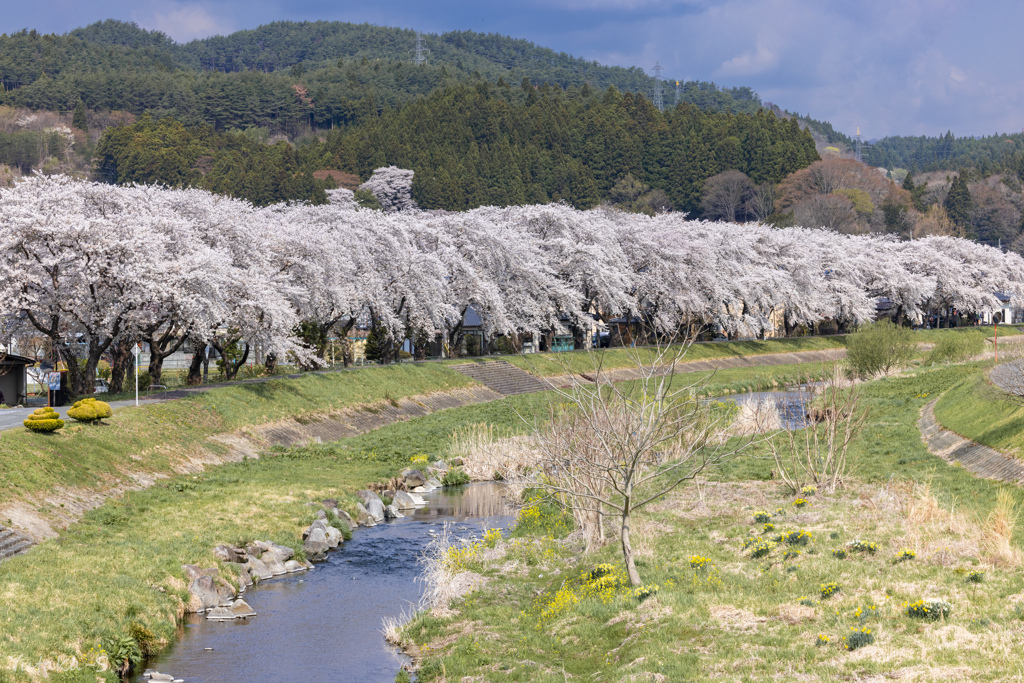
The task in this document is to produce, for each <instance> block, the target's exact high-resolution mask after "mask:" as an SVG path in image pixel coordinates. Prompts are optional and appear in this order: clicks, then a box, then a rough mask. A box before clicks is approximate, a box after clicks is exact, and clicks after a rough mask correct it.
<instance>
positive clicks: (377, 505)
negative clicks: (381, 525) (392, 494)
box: [366, 498, 384, 522]
mask: <svg viewBox="0 0 1024 683" xmlns="http://www.w3.org/2000/svg"><path fill="white" fill-rule="evenodd" d="M366 511H367V512H369V513H370V516H371V517H373V519H374V520H375V521H377V522H383V521H384V501H382V500H381V499H380V498H378V499H377V500H371V501H370V504H369V505H367V506H366Z"/></svg>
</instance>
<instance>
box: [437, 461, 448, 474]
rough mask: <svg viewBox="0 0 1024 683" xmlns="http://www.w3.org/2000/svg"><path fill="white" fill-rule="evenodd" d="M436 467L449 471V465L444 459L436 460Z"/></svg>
mask: <svg viewBox="0 0 1024 683" xmlns="http://www.w3.org/2000/svg"><path fill="white" fill-rule="evenodd" d="M434 467H436V468H437V469H439V470H441V471H442V472H447V471H448V465H446V464H445V462H444V460H435V461H434Z"/></svg>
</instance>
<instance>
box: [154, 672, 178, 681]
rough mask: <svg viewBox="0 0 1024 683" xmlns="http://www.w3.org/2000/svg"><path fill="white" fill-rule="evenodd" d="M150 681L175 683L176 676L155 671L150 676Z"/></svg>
mask: <svg viewBox="0 0 1024 683" xmlns="http://www.w3.org/2000/svg"><path fill="white" fill-rule="evenodd" d="M149 680H151V681H173V680H174V676H171V675H170V674H162V673H160V672H159V671H154V672H153V673H151V674H150V675H149Z"/></svg>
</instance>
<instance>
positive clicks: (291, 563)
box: [284, 560, 306, 574]
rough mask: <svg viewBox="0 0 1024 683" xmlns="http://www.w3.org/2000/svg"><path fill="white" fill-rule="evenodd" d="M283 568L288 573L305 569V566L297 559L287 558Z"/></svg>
mask: <svg viewBox="0 0 1024 683" xmlns="http://www.w3.org/2000/svg"><path fill="white" fill-rule="evenodd" d="M284 568H285V569H287V570H288V573H289V574H294V573H295V572H301V571H305V569H306V567H305V566H303V565H302V564H301V563H299V561H298V560H288V561H287V562H285V563H284Z"/></svg>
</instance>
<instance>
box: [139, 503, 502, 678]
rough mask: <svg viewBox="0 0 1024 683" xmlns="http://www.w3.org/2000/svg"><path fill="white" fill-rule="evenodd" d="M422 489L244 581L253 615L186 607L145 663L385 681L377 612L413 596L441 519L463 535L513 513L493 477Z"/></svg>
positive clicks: (216, 672)
mask: <svg viewBox="0 0 1024 683" xmlns="http://www.w3.org/2000/svg"><path fill="white" fill-rule="evenodd" d="M423 497H424V498H425V499H426V502H427V504H426V505H425V506H424V507H422V508H420V509H417V510H415V511H408V513H407V516H406V517H405V518H404V519H396V520H391V521H388V522H385V523H382V524H378V525H377V526H375V527H370V528H359V529H356V530H355V531H353V533H352V539H351V540H349V541H347V542H345V543H344V545H343V546H342V547H341V548H340V549H339V550H337V551H335V552H332V553H331V554H330V555H329V556H328V559H327V561H325V562H321V563H319V564H317V565H316V568H315V569H313V570H311V571H308V572H301V573H298V574H289V575H286V576H282V577H277V578H274V579H270V580H268V581H263V582H261V583H260V584H259V585H258V586H254V587H252V588H250V589H249V590H248V591H246V592H245V593H244V598H245V601H246V602H247V603H248V604H249V605H250V606H251V607H252V608H253V609H254V610H255V611H256V614H257V616H256V617H253V618H251V619H245V620H240V621H235V622H212V621H208V620H206V619H205V618H204V617H203V616H202V615H191V616H190V617H189V618H188V620H187V621H186V623H185V626H184V633H183V635H182V637H181V639H180V640H179V642H178V643H176V644H175V645H173V646H172V647H171V648H170V649H169V650H167V651H166V652H165V653H163V654H162V655H161V656H160V657H159V658H157V659H156V660H155V661H153V662H150V663H149V664H148V667H149V668H151V669H154V670H157V671H160V672H161V673H168V674H171V675H173V676H174V677H175V678H181V679H184V680H185V681H187V682H189V683H228V682H231V683H236V682H237V681H258V682H259V683H294V682H295V681H325V682H326V681H331V682H332V683H333V682H343V681H359V682H365V683H378V682H379V683H392V682H393V681H394V680H395V673H396V672H397V671H398V669H399V668H400V667H401V666H402V664H403V663H404V661H405V659H404V657H403V655H401V654H400V653H399V652H398V651H397V650H396V649H395V648H392V647H390V646H389V645H387V644H386V643H385V642H384V638H383V635H382V633H381V629H382V626H383V622H384V619H385V618H387V617H400V616H401V615H402V614H403V613H410V612H412V611H413V610H414V609H415V607H416V605H417V604H418V602H419V599H420V594H421V592H422V588H423V586H422V585H421V584H420V583H419V582H418V581H417V580H416V579H417V577H419V575H420V572H421V569H422V568H421V566H420V565H419V563H418V560H419V558H420V557H421V556H422V554H423V552H424V551H425V550H426V548H427V546H428V545H429V544H430V542H431V541H432V540H433V538H434V535H435V534H439V533H441V531H442V529H443V527H444V524H445V523H450V524H451V527H450V528H451V529H452V531H454V534H453V535H454V536H455V538H470V537H477V536H479V535H480V534H481V533H482V531H483V530H484V529H486V528H494V527H506V526H508V524H509V523H510V522H511V521H512V517H511V516H510V515H511V511H510V510H509V508H508V507H506V505H505V503H504V500H503V498H502V497H501V495H500V485H498V484H489V483H484V484H471V485H468V486H463V487H458V488H447V489H437V490H436V491H433V492H431V493H428V494H424V495H423ZM137 680H140V679H137Z"/></svg>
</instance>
